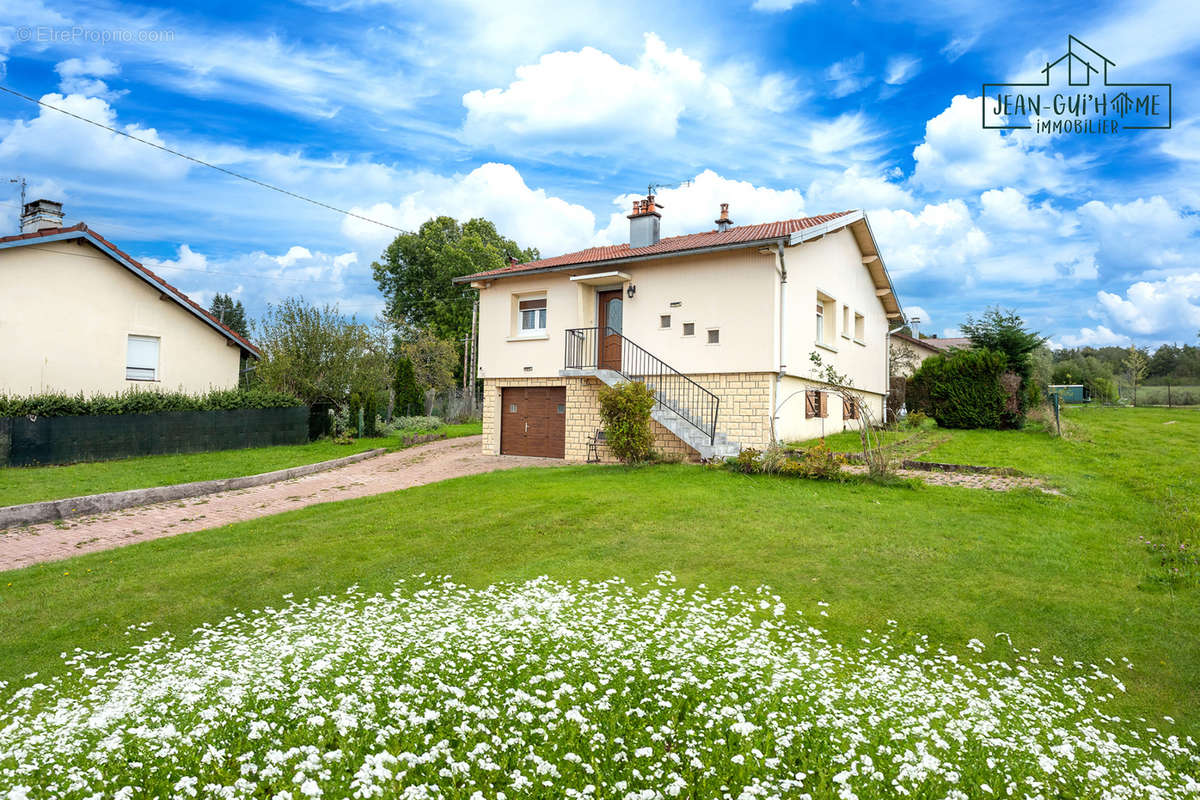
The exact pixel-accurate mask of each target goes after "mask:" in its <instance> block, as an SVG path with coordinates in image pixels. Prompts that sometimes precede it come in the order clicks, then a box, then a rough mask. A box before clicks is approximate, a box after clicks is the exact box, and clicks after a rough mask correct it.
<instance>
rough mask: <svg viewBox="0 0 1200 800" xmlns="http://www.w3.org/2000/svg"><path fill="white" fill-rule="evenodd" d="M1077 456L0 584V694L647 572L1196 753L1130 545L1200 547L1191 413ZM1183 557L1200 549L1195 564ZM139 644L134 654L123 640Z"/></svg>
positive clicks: (513, 513) (87, 566)
mask: <svg viewBox="0 0 1200 800" xmlns="http://www.w3.org/2000/svg"><path fill="white" fill-rule="evenodd" d="M1067 419H1068V422H1069V424H1068V430H1069V431H1070V433H1071V438H1067V439H1061V440H1060V439H1054V438H1051V437H1049V436H1047V435H1045V434H1042V433H1034V432H1023V431H1006V432H973V431H965V432H949V431H936V432H934V433H935V434H936V437H931V438H930V442H931V447H932V449H931V451H930V452H929V454H928V456H929V457H931V458H935V459H937V460H941V461H957V462H968V463H977V464H995V465H1003V466H1012V467H1017V468H1019V469H1022V470H1025V471H1027V472H1030V473H1034V474H1039V475H1043V476H1046V477H1047V478H1048V479H1049V481H1050V482H1051V483H1053V485H1055V486H1056V487H1057V488H1059V489H1060V490H1061V491H1062V492H1063V495H1062V496H1053V495H1046V494H1043V493H1040V492H1033V491H1016V492H1011V493H993V492H988V491H981V490H971V489H961V488H946V487H921V488H911V487H907V486H895V487H892V486H878V485H873V484H865V483H846V484H836V483H821V482H813V481H805V480H797V479H787V478H775V477H765V476H743V475H736V474H732V473H729V472H725V471H720V470H706V469H700V468H696V467H692V466H685V465H662V466H653V467H642V468H624V467H596V466H571V467H565V468H561V469H549V470H537V469H519V470H511V471H505V472H497V473H492V474H487V475H479V476H474V477H470V478H463V479H457V480H451V481H446V482H444V483H440V484H435V485H430V486H424V487H420V488H415V489H409V490H406V491H402V492H397V493H393V494H389V495H381V496H377V497H372V498H366V499H362V500H352V501H346V502H340V503H334V504H329V505H323V506H315V507H310V508H307V509H303V510H299V511H296V512H292V513H288V514H284V515H280V516H277V517H271V518H265V519H261V520H255V521H252V522H246V523H242V524H238V525H234V526H229V527H225V528H220V529H216V530H211V531H204V532H199V533H189V534H183V535H180V536H176V537H173V538H170V539H161V540H156V541H152V542H146V543H143V544H138V545H134V546H130V547H126V548H123V549H120V550H115V551H108V552H102V553H95V554H91V555H86V556H81V557H79V558H75V559H72V560H70V561H65V562H58V563H53V564H47V565H42V566H36V567H31V568H27V569H23V570H19V571H13V572H9V573H6V574H5V575H3V576H0V641H3V642H4V644H5V646H4V648H3V649H2V650H0V679H3V680H9V681H16V682H21V681H22V680H23V677H22V676H24V675H25V674H27V673H30V672H34V671H37V672H41V673H47V672H53V671H55V670H56V669H57V668H58V667H57V665H58V663H59V654H60V653H62V652H64V651H70V650H71V649H72V648H75V647H82V648H85V649H102V650H107V651H115V652H121V651H124V650H126V649H128V648H129V647H130V646H131V644H133V643H135V641H136V640H137V639H138V637H139V636H142V635H148V633H150V632H157V631H162V630H164V629H165V630H172V631H177V632H184V631H187V630H189V629H190V628H191V627H194V626H196V625H199V624H202V623H208V622H212V621H215V620H217V619H220V618H222V617H224V616H225V615H227V614H229V613H230V612H232V611H234V610H235V609H243V610H247V609H252V608H256V607H262V606H265V605H269V604H277V603H278V602H279V601H280V597H281V596H282V595H283V594H285V593H288V592H293V593H295V595H296V596H297V597H307V596H312V595H314V594H316V593H324V592H337V591H341V590H343V589H345V587H347V586H348V585H350V584H358V585H359V586H361V587H363V589H365V590H367V591H376V590H386V589H388V588H390V587H391V586H392V584H393V582H394V581H395V580H397V579H399V578H403V577H408V576H411V575H413V574H414V573H430V574H450V575H453V576H454V578H455V579H457V580H459V581H462V582H464V583H466V584H468V585H472V586H485V585H488V584H491V583H493V582H495V581H498V580H522V579H527V578H532V577H535V576H538V575H542V574H546V575H550V576H551V577H554V578H556V579H561V580H573V579H578V578H605V577H609V576H614V575H618V576H622V577H624V578H626V579H628V580H631V581H632V580H642V579H647V578H649V577H651V576H653V575H654V574H655V573H657V572H658V571H660V570H670V571H672V572H674V573H675V574H676V575H677V576H678V577H679V580H680V582H681V583H682V584H683V585H691V586H695V585H698V584H700V583H704V584H707V585H708V586H709V587H711V588H713V589H714V590H719V589H723V588H725V587H727V586H729V585H731V584H738V585H741V586H743V587H750V586H754V585H757V584H760V583H768V584H770V585H771V586H772V587H774V589H775V591H776V592H778V593H779V594H780V595H781V596H782V598H783V599H784V600H785V601H786V602H787V603H789V604H791V605H794V606H796V607H799V608H803V609H807V610H812V611H816V610H817V608H816V605H815V604H816V603H817V601H825V602H828V603H830V606H829V607H828V609H826V610H827V611H828V613H829V616H828V618H825V617H822V618H820V626H821V627H822V628H823V629H825V630H826V631H828V633H829V634H830V636H831V637H833V638H834V639H836V640H841V641H844V642H848V643H851V642H856V641H857V640H858V638H859V637H860V636H861V635H863V632H864V631H865V630H867V629H871V630H874V631H880V630H883V629H884V628H885V626H886V625H887V621H888V620H896V621H897V622H898V624H899V628H900V630H902V631H910V632H915V633H924V634H928V635H929V636H930V637H931V640H932V641H933V642H934V643H935V644H939V645H945V646H946V647H947V648H949V649H951V650H953V651H954V652H957V653H961V654H962V656H963V657H964V658H971V657H972V654H971V653H970V652H969V651H967V650H966V649H965V647H964V646H965V644H966V643H967V642H968V640H970V639H971V638H973V637H975V638H978V639H980V640H982V641H985V642H994V641H996V640H995V635H996V634H997V633H998V632H1003V633H1006V634H1008V635H1009V636H1011V637H1012V641H1013V643H1014V645H1016V646H1017V647H1020V648H1022V649H1028V648H1040V650H1041V653H1042V656H1043V657H1044V658H1045V659H1047V660H1048V659H1050V658H1051V657H1052V656H1061V657H1062V658H1065V659H1066V660H1068V661H1073V660H1079V661H1082V662H1084V663H1096V664H1101V665H1104V666H1106V667H1107V666H1108V665H1107V664H1106V662H1104V659H1105V658H1108V657H1111V658H1112V659H1114V661H1116V662H1117V663H1118V664H1120V663H1121V662H1120V661H1119V659H1120V658H1121V657H1128V658H1129V659H1131V660H1132V662H1133V665H1134V669H1132V670H1129V671H1128V672H1125V671H1124V670H1123V671H1122V674H1123V675H1124V676H1125V683H1126V685H1127V687H1128V693H1127V694H1126V695H1123V696H1118V698H1117V699H1116V700H1115V701H1114V702H1115V708H1114V710H1116V711H1120V712H1123V713H1127V714H1144V715H1146V716H1147V717H1148V718H1150V719H1154V720H1158V719H1160V717H1161V715H1164V714H1169V715H1172V716H1173V717H1175V718H1176V719H1177V720H1178V721H1179V725H1180V726H1181V727H1182V728H1183V729H1186V730H1190V731H1196V730H1198V729H1200V700H1198V696H1197V688H1196V687H1197V686H1200V647H1197V646H1196V642H1197V641H1200V588H1197V587H1196V586H1194V585H1193V586H1187V585H1183V584H1181V583H1175V584H1171V583H1170V582H1168V581H1166V580H1165V578H1166V573H1165V570H1164V569H1163V567H1162V566H1161V565H1160V563H1159V561H1158V557H1157V556H1155V555H1153V554H1152V553H1150V552H1149V551H1148V550H1147V547H1146V546H1145V545H1144V544H1143V543H1142V542H1140V541H1139V536H1145V537H1147V538H1150V539H1152V540H1155V541H1162V542H1172V543H1178V542H1179V541H1181V540H1182V539H1183V538H1185V537H1187V536H1193V537H1194V534H1195V531H1196V530H1197V529H1198V528H1200V504H1198V503H1197V502H1196V499H1195V498H1197V497H1200V475H1198V474H1197V471H1196V469H1195V453H1196V451H1197V445H1198V444H1200V413H1198V412H1196V411H1194V410H1178V409H1176V410H1174V411H1167V410H1166V409H1127V408H1086V409H1072V410H1071V411H1070V412H1068V417H1067ZM1193 544H1194V542H1193ZM147 621H149V622H152V623H153V625H152V626H151V627H150V628H149V629H148V630H147V634H136V635H134V636H129V635H126V629H127V626H130V625H132V624H135V623H142V622H147Z"/></svg>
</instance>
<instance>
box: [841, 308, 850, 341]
mask: <svg viewBox="0 0 1200 800" xmlns="http://www.w3.org/2000/svg"><path fill="white" fill-rule="evenodd" d="M850 319H851V317H850V306H848V305H846V304H845V303H843V304H842V338H843V339H849V338H850V331H851V327H850Z"/></svg>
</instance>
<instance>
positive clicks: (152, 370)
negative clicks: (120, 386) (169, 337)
mask: <svg viewBox="0 0 1200 800" xmlns="http://www.w3.org/2000/svg"><path fill="white" fill-rule="evenodd" d="M158 341H159V340H158V337H157V336H130V337H129V340H128V343H127V345H126V348H125V380H127V381H156V380H158Z"/></svg>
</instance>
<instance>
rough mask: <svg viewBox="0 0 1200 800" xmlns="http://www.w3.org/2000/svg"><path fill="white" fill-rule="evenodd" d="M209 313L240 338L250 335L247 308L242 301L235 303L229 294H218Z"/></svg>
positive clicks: (209, 308)
mask: <svg viewBox="0 0 1200 800" xmlns="http://www.w3.org/2000/svg"><path fill="white" fill-rule="evenodd" d="M208 313H210V314H212V315H213V316H214V317H216V318H217V319H219V320H221V323H222V324H224V325H225V326H226V327H228V328H230V329H231V330H232V331H233V332H234V333H236V334H238V335H239V336H246V337H248V336H249V335H250V326H249V325H248V324H247V323H246V308H245V307H244V306H243V305H242V301H241V300H236V301H235V300H234V299H233V298H232V297H231V296H229V295H227V294H217V295H215V296H214V297H213V300H212V305H210V306H209V307H208Z"/></svg>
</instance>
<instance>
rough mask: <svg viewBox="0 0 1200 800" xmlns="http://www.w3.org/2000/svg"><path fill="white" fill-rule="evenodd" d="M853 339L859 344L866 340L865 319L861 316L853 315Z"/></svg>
mask: <svg viewBox="0 0 1200 800" xmlns="http://www.w3.org/2000/svg"><path fill="white" fill-rule="evenodd" d="M854 338H855V340H857V341H859V342H865V341H866V340H867V318H866V317H864V316H863V315H862V314H855V315H854Z"/></svg>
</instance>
